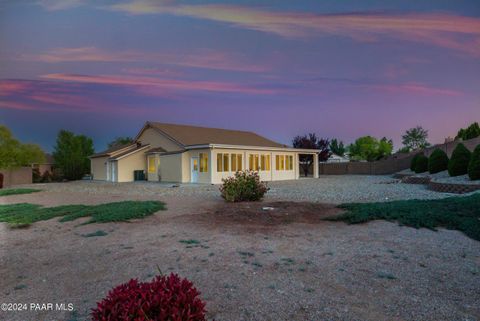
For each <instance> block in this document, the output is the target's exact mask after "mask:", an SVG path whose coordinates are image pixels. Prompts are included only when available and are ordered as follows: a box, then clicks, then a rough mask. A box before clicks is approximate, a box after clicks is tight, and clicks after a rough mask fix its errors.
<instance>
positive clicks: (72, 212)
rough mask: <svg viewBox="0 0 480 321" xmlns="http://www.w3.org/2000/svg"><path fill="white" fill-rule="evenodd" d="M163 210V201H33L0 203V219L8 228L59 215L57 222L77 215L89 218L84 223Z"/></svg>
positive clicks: (76, 217)
mask: <svg viewBox="0 0 480 321" xmlns="http://www.w3.org/2000/svg"><path fill="white" fill-rule="evenodd" d="M164 209H166V207H165V204H164V203H162V202H157V201H124V202H115V203H107V204H100V205H64V206H56V207H43V206H40V205H35V204H28V203H20V204H10V205H0V222H5V223H8V224H9V225H10V226H11V227H25V226H28V225H30V224H32V223H34V222H37V221H45V220H49V219H52V218H54V217H62V218H61V219H60V221H61V222H66V221H72V220H75V219H78V218H80V217H90V219H89V220H88V221H87V222H85V223H84V224H90V223H106V222H121V221H128V220H131V219H140V218H144V217H146V216H149V215H152V214H153V213H155V212H157V211H160V210H164Z"/></svg>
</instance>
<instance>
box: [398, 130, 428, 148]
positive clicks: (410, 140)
mask: <svg viewBox="0 0 480 321" xmlns="http://www.w3.org/2000/svg"><path fill="white" fill-rule="evenodd" d="M427 138H428V130H426V129H423V128H422V126H417V127H414V128H410V129H407V130H406V131H405V134H404V135H402V144H403V145H404V146H405V147H406V148H408V149H409V151H412V150H416V149H423V148H426V147H428V146H430V143H429V142H428V141H427Z"/></svg>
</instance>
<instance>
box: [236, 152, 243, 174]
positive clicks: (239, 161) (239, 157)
mask: <svg viewBox="0 0 480 321" xmlns="http://www.w3.org/2000/svg"><path fill="white" fill-rule="evenodd" d="M242 168H243V156H242V154H237V171H241V170H242Z"/></svg>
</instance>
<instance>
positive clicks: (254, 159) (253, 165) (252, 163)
mask: <svg viewBox="0 0 480 321" xmlns="http://www.w3.org/2000/svg"><path fill="white" fill-rule="evenodd" d="M248 167H249V169H250V170H251V171H258V169H259V168H260V166H259V156H258V154H250V155H248Z"/></svg>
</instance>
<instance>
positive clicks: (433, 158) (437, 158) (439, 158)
mask: <svg viewBox="0 0 480 321" xmlns="http://www.w3.org/2000/svg"><path fill="white" fill-rule="evenodd" d="M447 168H448V156H447V154H446V153H445V152H444V151H443V150H441V149H438V148H437V149H435V150H434V151H433V152H432V154H430V157H429V158H428V171H429V173H430V174H435V173H439V172H443V171H446V170H447Z"/></svg>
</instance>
